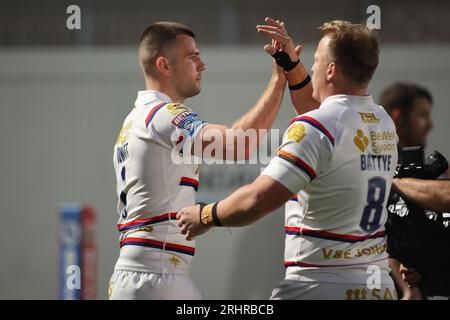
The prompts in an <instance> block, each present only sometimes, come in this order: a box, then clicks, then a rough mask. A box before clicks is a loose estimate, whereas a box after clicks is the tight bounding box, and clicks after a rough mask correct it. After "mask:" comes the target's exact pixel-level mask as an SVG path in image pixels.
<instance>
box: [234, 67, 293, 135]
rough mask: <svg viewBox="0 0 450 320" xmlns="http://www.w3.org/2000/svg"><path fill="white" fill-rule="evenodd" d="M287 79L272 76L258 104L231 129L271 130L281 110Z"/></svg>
mask: <svg viewBox="0 0 450 320" xmlns="http://www.w3.org/2000/svg"><path fill="white" fill-rule="evenodd" d="M285 87H286V79H285V78H283V77H282V76H281V75H279V76H272V78H271V79H270V81H269V83H268V85H267V87H266V89H265V90H264V92H263V94H262V95H261V97H260V98H259V99H258V101H257V102H256V104H255V105H254V106H253V107H252V108H251V109H250V110H249V111H248V112H247V113H246V114H244V115H243V116H242V117H241V118H239V120H237V121H236V122H234V123H233V125H232V126H231V129H233V130H235V129H240V130H244V131H245V130H248V129H255V130H258V129H269V128H271V127H272V125H273V122H274V121H275V118H276V116H277V114H278V111H279V110H280V105H281V101H282V99H283V94H284V89H285Z"/></svg>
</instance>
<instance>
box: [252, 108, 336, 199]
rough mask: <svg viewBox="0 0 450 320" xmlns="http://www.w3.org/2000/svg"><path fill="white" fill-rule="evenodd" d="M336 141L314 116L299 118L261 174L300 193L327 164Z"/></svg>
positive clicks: (293, 191)
mask: <svg viewBox="0 0 450 320" xmlns="http://www.w3.org/2000/svg"><path fill="white" fill-rule="evenodd" d="M303 120H310V121H303ZM312 120H314V121H312ZM333 145H334V138H333V137H332V136H331V134H330V133H329V132H328V130H326V128H325V127H324V126H323V125H322V124H320V122H318V121H316V120H315V119H313V118H311V117H303V116H302V117H299V118H296V119H294V121H293V122H292V123H291V124H290V125H289V127H288V129H287V130H286V133H285V134H284V136H283V142H282V144H281V146H280V147H279V148H278V150H277V152H276V154H275V156H274V157H273V158H272V160H271V161H270V163H269V165H268V166H267V168H266V169H265V170H264V171H263V172H262V173H261V175H266V176H270V177H271V178H273V179H275V180H277V181H278V182H280V183H281V184H283V185H284V186H285V187H286V188H288V189H289V190H290V191H291V192H292V193H293V194H297V193H298V192H299V191H300V190H302V189H304V188H305V187H306V186H307V185H308V184H309V183H310V182H311V181H312V180H313V179H314V178H315V177H316V176H317V174H318V171H319V170H320V168H324V167H326V165H327V163H328V162H329V161H330V158H331V154H332V150H333Z"/></svg>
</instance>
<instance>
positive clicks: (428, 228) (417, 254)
mask: <svg viewBox="0 0 450 320" xmlns="http://www.w3.org/2000/svg"><path fill="white" fill-rule="evenodd" d="M380 104H381V105H382V106H384V107H385V108H386V111H387V112H388V113H389V114H390V116H391V117H392V119H393V120H394V123H395V125H396V129H397V135H398V137H399V144H398V148H399V150H401V149H402V148H404V147H416V146H420V147H425V146H426V143H427V135H428V133H429V132H430V131H431V129H432V128H433V122H432V120H431V110H432V104H433V98H432V96H431V94H430V92H429V91H428V90H427V89H425V88H423V87H421V86H418V85H416V84H412V83H395V84H393V85H392V86H390V87H388V88H386V89H385V90H384V91H383V92H382V94H381V96H380ZM433 155H434V154H433ZM439 156H440V155H439ZM442 159H443V160H442V161H443V162H445V164H446V161H445V159H444V158H442ZM448 173H449V170H447V172H446V173H444V174H443V175H442V176H441V177H448ZM392 190H393V192H396V193H397V194H398V196H400V198H402V199H404V200H405V201H404V203H405V205H406V206H407V207H408V211H409V213H407V215H408V214H409V216H410V217H408V220H407V219H403V220H400V219H399V218H398V217H397V216H394V217H392V214H391V215H390V220H391V222H392V220H395V221H396V222H398V221H401V224H403V225H402V227H401V228H399V227H397V226H398V225H399V224H398V223H397V225H395V227H392V229H393V230H391V239H393V242H394V244H395V245H391V246H390V247H391V248H390V255H391V259H390V266H391V269H392V277H393V278H394V280H395V282H396V284H397V286H398V289H400V290H399V291H401V292H402V294H403V298H404V299H424V298H425V297H426V296H428V295H446V296H447V295H448V294H445V292H448V291H447V290H448V289H445V288H446V287H447V286H448V279H431V278H433V277H436V278H437V277H440V275H441V274H446V273H448V272H449V271H450V269H446V268H448V263H445V261H447V260H449V253H448V245H449V244H450V243H448V242H449V234H450V226H449V225H448V224H449V221H448V215H446V214H445V213H446V212H450V180H431V179H424V178H423V177H422V178H421V179H418V178H413V177H403V178H395V179H394V180H393V185H392ZM402 201H403V200H402ZM396 208H397V207H396ZM436 212H437V213H436ZM433 214H434V215H433ZM439 215H440V216H439ZM438 216H439V218H440V220H439V224H440V225H439V224H438V223H430V220H433V219H434V220H436V218H437V217H438ZM446 219H447V220H446ZM441 220H442V221H441ZM406 221H407V222H406ZM391 225H392V226H394V225H393V224H392V223H391ZM424 226H425V227H424ZM388 242H389V233H388ZM442 242H443V243H442ZM397 243H401V245H400V244H398V245H397ZM393 247H394V248H393ZM441 248H442V249H441ZM394 249H395V250H394ZM413 252H414V254H413ZM412 256H414V257H412ZM418 261H420V263H419V262H418ZM425 261H426V262H425ZM415 262H417V265H415ZM426 264H428V265H431V267H430V268H425V267H423V266H424V265H426ZM420 269H421V270H420ZM425 270H426V271H425ZM430 270H433V271H437V272H436V273H433V277H430V274H432V273H431V272H430ZM447 278H448V276H447ZM438 281H440V282H441V283H440V285H435V283H437V282H438ZM424 282H425V283H426V284H425V285H424ZM430 283H432V284H431V285H430ZM436 287H439V289H434V288H436ZM443 292H444V293H443Z"/></svg>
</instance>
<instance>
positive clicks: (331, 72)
mask: <svg viewBox="0 0 450 320" xmlns="http://www.w3.org/2000/svg"><path fill="white" fill-rule="evenodd" d="M336 72H337V66H336V63H334V62H330V64H329V65H328V67H327V72H326V77H327V81H328V82H331V80H332V79H333V78H334V77H336Z"/></svg>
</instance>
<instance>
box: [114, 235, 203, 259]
mask: <svg viewBox="0 0 450 320" xmlns="http://www.w3.org/2000/svg"><path fill="white" fill-rule="evenodd" d="M126 245H133V246H143V247H150V248H156V249H163V250H168V251H173V252H178V253H183V254H188V255H191V256H193V255H194V254H195V248H194V247H188V246H183V245H181V244H176V243H169V242H162V241H157V240H152V239H143V238H133V237H130V238H126V239H125V240H123V241H121V242H120V247H123V246H126Z"/></svg>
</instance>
